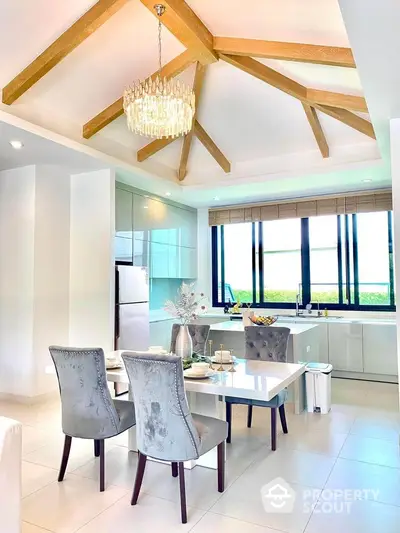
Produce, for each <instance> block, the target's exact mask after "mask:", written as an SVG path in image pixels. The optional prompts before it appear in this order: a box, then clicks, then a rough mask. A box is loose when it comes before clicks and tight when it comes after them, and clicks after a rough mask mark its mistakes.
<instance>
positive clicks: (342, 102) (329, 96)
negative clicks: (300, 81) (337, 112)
mask: <svg viewBox="0 0 400 533" xmlns="http://www.w3.org/2000/svg"><path fill="white" fill-rule="evenodd" d="M307 98H308V100H309V101H310V102H315V103H317V104H321V105H329V106H331V107H339V108H341V109H347V110H348V111H361V112H363V113H368V107H367V102H366V101H365V98H363V97H362V96H354V95H351V94H340V93H333V92H330V91H320V90H318V89H307Z"/></svg>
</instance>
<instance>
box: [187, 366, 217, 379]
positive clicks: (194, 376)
mask: <svg viewBox="0 0 400 533" xmlns="http://www.w3.org/2000/svg"><path fill="white" fill-rule="evenodd" d="M213 374H214V370H208V371H207V372H206V373H205V374H195V373H194V372H191V369H190V368H188V369H186V370H184V371H183V375H184V376H185V378H190V379H207V378H209V377H210V376H212V375H213Z"/></svg>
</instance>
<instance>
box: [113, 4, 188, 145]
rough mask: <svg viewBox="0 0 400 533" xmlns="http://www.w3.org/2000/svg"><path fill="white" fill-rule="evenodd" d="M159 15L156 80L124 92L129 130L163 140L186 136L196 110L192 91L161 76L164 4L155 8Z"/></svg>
mask: <svg viewBox="0 0 400 533" xmlns="http://www.w3.org/2000/svg"><path fill="white" fill-rule="evenodd" d="M154 9H155V11H156V14H157V16H158V63H159V71H158V74H157V76H156V77H155V79H152V78H151V77H150V78H147V79H146V80H143V81H138V82H137V83H134V84H133V85H132V86H130V87H127V88H126V89H125V91H124V97H123V98H124V111H125V115H126V118H127V123H128V128H129V129H130V130H131V131H132V132H133V133H137V134H139V135H143V136H145V137H153V138H155V139H162V138H164V137H166V138H167V137H172V138H174V137H179V136H180V135H184V134H186V133H189V131H190V130H191V129H192V121H193V115H194V110H195V95H194V92H193V90H192V89H191V88H190V87H188V86H186V85H185V84H183V83H181V82H180V81H179V80H174V79H173V78H172V79H170V80H167V78H165V77H164V78H162V77H161V29H162V26H161V17H162V15H163V14H164V12H165V6H164V5H163V4H156V5H155V6H154Z"/></svg>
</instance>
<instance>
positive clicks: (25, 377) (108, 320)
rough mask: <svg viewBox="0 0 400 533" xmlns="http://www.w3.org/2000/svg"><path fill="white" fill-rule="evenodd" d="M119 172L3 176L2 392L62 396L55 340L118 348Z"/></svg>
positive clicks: (30, 171) (48, 169)
mask: <svg viewBox="0 0 400 533" xmlns="http://www.w3.org/2000/svg"><path fill="white" fill-rule="evenodd" d="M114 191H115V183H114V173H113V172H111V171H110V170H102V171H94V172H91V173H85V174H79V175H74V176H70V175H69V174H68V172H66V170H65V169H64V170H63V169H61V168H59V167H55V166H38V167H34V166H30V167H24V168H19V169H14V170H10V171H3V172H0V250H1V260H0V395H9V394H12V395H15V396H18V397H23V398H31V397H34V396H40V395H43V394H47V393H50V392H52V391H55V390H57V387H58V386H57V380H56V377H55V375H54V374H48V373H47V372H46V367H48V365H49V364H51V358H50V355H49V352H48V347H49V345H51V344H59V345H77V346H101V347H103V348H104V349H105V350H110V349H112V344H113V343H112V338H113V325H114V318H113V317H114V306H113V302H114V292H113V281H114V268H113V262H114V261H113V258H114V253H113V244H114V207H115V206H114V201H115V199H114V194H115V193H114Z"/></svg>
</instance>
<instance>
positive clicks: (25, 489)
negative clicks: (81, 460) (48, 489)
mask: <svg viewBox="0 0 400 533" xmlns="http://www.w3.org/2000/svg"><path fill="white" fill-rule="evenodd" d="M57 477H58V472H57V470H54V469H53V468H48V467H47V466H41V465H36V464H34V463H27V462H26V461H22V497H23V498H24V497H25V496H28V495H29V494H32V492H36V491H37V490H39V489H42V488H43V487H45V486H46V485H49V484H50V483H52V482H53V481H55V480H56V479H57Z"/></svg>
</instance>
